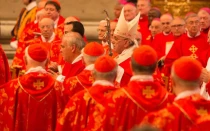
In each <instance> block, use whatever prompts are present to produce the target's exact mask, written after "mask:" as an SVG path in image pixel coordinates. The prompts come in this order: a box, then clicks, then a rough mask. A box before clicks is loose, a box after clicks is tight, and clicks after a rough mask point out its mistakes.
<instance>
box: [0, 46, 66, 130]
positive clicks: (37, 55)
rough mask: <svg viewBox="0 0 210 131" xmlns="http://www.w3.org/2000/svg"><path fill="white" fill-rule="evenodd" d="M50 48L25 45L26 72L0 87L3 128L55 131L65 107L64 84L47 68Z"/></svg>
mask: <svg viewBox="0 0 210 131" xmlns="http://www.w3.org/2000/svg"><path fill="white" fill-rule="evenodd" d="M47 55H48V50H47V49H46V48H45V47H44V46H43V45H40V44H33V45H30V46H28V47H27V48H26V53H25V61H26V69H27V72H26V73H25V75H23V76H21V77H19V78H17V79H14V80H12V81H10V82H8V83H7V84H5V85H3V86H1V87H0V95H1V97H0V112H1V113H0V131H5V130H7V131H52V130H55V126H56V120H57V118H58V117H59V116H60V114H61V112H62V110H63V109H64V104H63V101H62V95H61V86H59V83H56V81H55V79H53V78H52V77H51V76H50V75H49V74H48V73H47V71H46V70H45V65H46V62H47Z"/></svg>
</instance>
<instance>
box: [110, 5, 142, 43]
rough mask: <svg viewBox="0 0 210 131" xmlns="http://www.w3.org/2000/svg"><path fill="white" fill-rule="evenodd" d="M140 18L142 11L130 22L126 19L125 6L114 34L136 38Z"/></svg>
mask: <svg viewBox="0 0 210 131" xmlns="http://www.w3.org/2000/svg"><path fill="white" fill-rule="evenodd" d="M139 18H140V12H139V13H138V15H137V16H136V17H135V18H134V19H133V20H131V21H129V22H128V21H126V20H125V16H124V7H123V8H122V11H121V13H120V17H119V19H118V22H117V25H116V28H115V31H114V34H116V35H119V36H122V37H125V38H129V39H131V40H135V38H136V32H137V27H138V22H139Z"/></svg>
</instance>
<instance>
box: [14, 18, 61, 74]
mask: <svg viewBox="0 0 210 131" xmlns="http://www.w3.org/2000/svg"><path fill="white" fill-rule="evenodd" d="M39 28H40V30H41V36H39V37H38V38H35V39H32V40H29V41H25V42H23V44H20V45H19V46H18V49H17V51H16V54H15V57H14V59H13V63H12V66H17V65H18V66H21V67H22V69H23V70H24V69H25V63H24V61H23V57H24V51H25V48H26V47H27V46H28V45H32V44H38V43H39V44H43V45H44V46H46V48H47V49H48V51H49V64H50V62H57V63H59V62H60V61H59V60H60V59H59V57H60V44H61V40H60V38H59V37H58V36H56V35H55V33H54V32H53V28H54V27H53V20H52V19H50V18H43V19H42V20H41V21H40V22H39Z"/></svg>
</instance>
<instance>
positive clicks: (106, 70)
mask: <svg viewBox="0 0 210 131" xmlns="http://www.w3.org/2000/svg"><path fill="white" fill-rule="evenodd" d="M116 75H117V63H116V61H114V60H113V58H111V57H110V56H102V57H99V58H98V59H97V60H96V62H95V64H94V70H93V77H94V79H95V81H94V83H93V85H92V87H90V88H89V89H85V90H83V91H80V92H78V93H77V94H75V95H74V96H73V97H72V98H71V99H70V100H69V102H68V104H67V105H66V107H65V109H64V112H63V113H62V115H61V117H60V118H59V119H58V122H57V126H56V131H67V130H71V131H82V130H84V129H85V128H86V127H87V123H88V120H89V117H90V115H93V110H94V106H95V105H96V104H102V105H104V104H105V103H104V102H105V99H106V97H105V95H106V94H107V93H109V92H111V91H113V90H115V89H116V88H115V86H114V80H115V77H116Z"/></svg>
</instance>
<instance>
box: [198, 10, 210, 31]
mask: <svg viewBox="0 0 210 131" xmlns="http://www.w3.org/2000/svg"><path fill="white" fill-rule="evenodd" d="M198 17H199V18H200V25H201V28H202V29H207V28H209V27H210V14H209V13H207V12H206V11H204V10H201V11H199V12H198Z"/></svg>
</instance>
